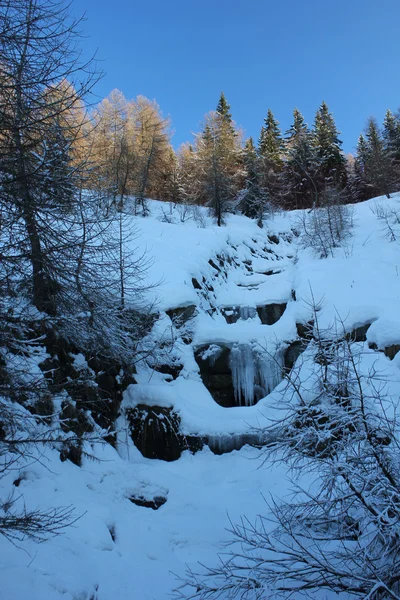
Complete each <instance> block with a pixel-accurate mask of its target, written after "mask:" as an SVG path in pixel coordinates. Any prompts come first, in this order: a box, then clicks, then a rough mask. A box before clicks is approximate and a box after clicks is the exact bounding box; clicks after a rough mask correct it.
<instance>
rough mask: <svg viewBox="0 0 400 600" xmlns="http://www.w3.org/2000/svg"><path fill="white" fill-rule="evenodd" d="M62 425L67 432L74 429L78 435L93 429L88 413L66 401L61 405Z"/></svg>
mask: <svg viewBox="0 0 400 600" xmlns="http://www.w3.org/2000/svg"><path fill="white" fill-rule="evenodd" d="M60 427H61V429H62V430H63V431H64V432H65V433H68V432H70V431H72V432H73V433H75V435H77V436H78V437H82V436H83V435H84V434H85V433H91V432H92V431H93V425H92V423H91V422H90V420H89V418H88V416H87V415H86V413H85V412H84V411H83V410H80V409H78V408H77V407H76V406H74V405H73V404H72V403H71V402H66V401H64V402H63V403H62V405H61V413H60Z"/></svg>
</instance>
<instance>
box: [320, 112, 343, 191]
mask: <svg viewBox="0 0 400 600" xmlns="http://www.w3.org/2000/svg"><path fill="white" fill-rule="evenodd" d="M313 142H314V147H315V154H316V160H317V162H318V174H317V179H318V184H319V186H320V188H321V189H322V190H323V189H324V188H325V186H326V185H329V186H334V187H336V188H339V189H342V188H344V187H345V184H346V159H345V157H344V155H343V153H342V150H341V146H342V142H341V141H340V139H339V132H338V130H337V128H336V124H335V120H334V118H333V115H332V113H330V112H329V109H328V105H327V104H326V102H322V104H321V106H320V107H319V109H318V110H317V113H316V115H315V122H314V129H313Z"/></svg>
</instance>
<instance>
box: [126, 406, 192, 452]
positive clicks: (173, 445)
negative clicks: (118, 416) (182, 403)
mask: <svg viewBox="0 0 400 600" xmlns="http://www.w3.org/2000/svg"><path fill="white" fill-rule="evenodd" d="M126 414H127V418H128V421H129V424H130V432H131V438H132V440H133V443H134V444H135V446H136V447H137V448H138V450H140V452H141V453H142V454H143V456H145V457H146V458H158V459H160V460H165V461H173V460H177V459H178V458H179V457H180V455H181V452H182V449H183V448H185V442H184V437H183V436H182V434H181V433H180V429H179V428H180V418H179V416H178V415H177V414H176V412H174V411H173V409H172V408H165V407H161V406H147V405H145V404H139V405H138V406H136V407H135V408H132V409H128V410H127V412H126Z"/></svg>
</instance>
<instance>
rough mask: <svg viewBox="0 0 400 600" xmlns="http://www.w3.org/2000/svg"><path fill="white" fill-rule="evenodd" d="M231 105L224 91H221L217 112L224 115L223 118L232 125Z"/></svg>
mask: <svg viewBox="0 0 400 600" xmlns="http://www.w3.org/2000/svg"><path fill="white" fill-rule="evenodd" d="M230 110H231V107H230V105H229V104H228V102H227V101H226V98H225V94H224V92H221V95H220V97H219V101H218V104H217V108H216V112H217V113H218V114H219V115H221V117H223V119H224V120H225V121H226V122H227V123H229V124H230V125H232V114H231V113H230Z"/></svg>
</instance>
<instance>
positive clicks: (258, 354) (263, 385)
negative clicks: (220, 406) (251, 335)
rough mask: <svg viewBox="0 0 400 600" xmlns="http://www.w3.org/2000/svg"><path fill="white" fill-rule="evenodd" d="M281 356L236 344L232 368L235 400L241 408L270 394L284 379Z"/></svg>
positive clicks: (232, 357)
mask: <svg viewBox="0 0 400 600" xmlns="http://www.w3.org/2000/svg"><path fill="white" fill-rule="evenodd" d="M281 362H282V360H281V357H280V354H279V353H278V354H276V355H275V356H271V355H270V354H268V353H267V352H262V351H259V350H256V349H254V348H253V347H252V346H251V345H249V344H236V345H234V346H233V348H232V350H231V356H230V367H231V371H232V382H233V388H234V392H235V400H236V402H237V404H238V405H239V406H243V405H244V406H252V405H253V404H255V402H257V401H258V400H259V399H260V398H262V397H263V396H266V395H267V394H269V392H270V391H271V390H273V389H274V387H276V386H277V385H278V383H279V382H280V380H281V379H282V377H281V372H282V366H281Z"/></svg>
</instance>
